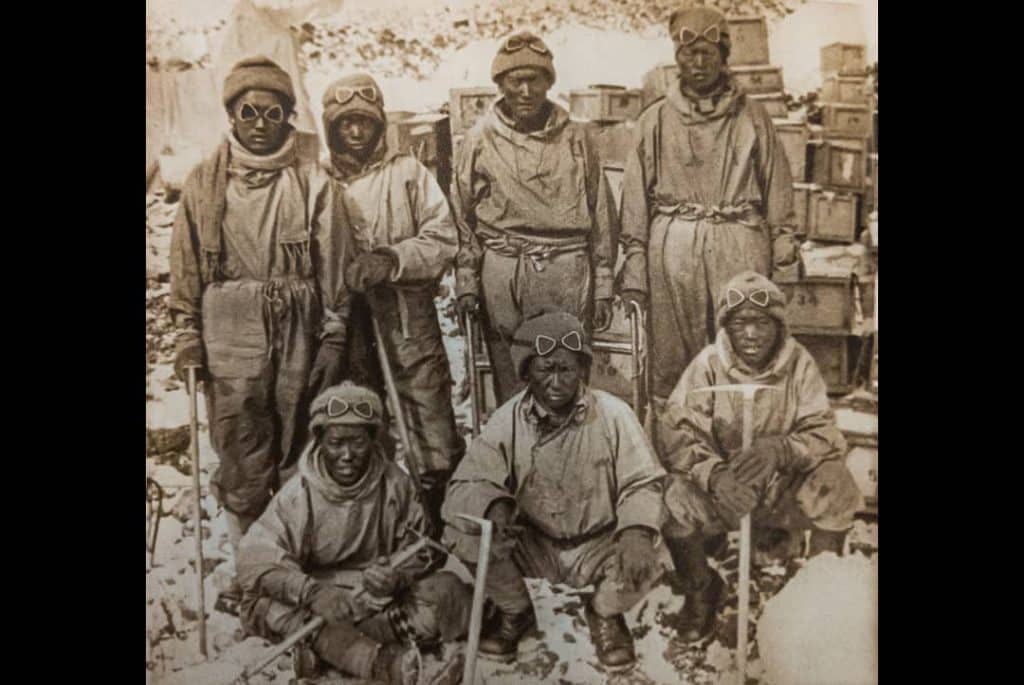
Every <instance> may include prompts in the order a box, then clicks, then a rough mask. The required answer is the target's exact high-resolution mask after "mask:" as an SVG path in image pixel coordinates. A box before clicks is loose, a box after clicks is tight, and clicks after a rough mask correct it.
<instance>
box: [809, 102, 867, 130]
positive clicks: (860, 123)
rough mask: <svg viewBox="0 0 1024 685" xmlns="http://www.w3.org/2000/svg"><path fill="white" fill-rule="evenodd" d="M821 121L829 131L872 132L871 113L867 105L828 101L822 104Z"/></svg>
mask: <svg viewBox="0 0 1024 685" xmlns="http://www.w3.org/2000/svg"><path fill="white" fill-rule="evenodd" d="M821 123H822V125H823V126H824V127H825V130H826V131H828V132H829V133H848V134H853V135H860V136H867V135H870V134H871V113H870V112H869V111H868V106H867V105H851V104H847V103H843V102H826V103H825V104H823V105H822V106H821Z"/></svg>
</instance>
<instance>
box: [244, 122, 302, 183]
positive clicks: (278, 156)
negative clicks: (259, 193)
mask: <svg viewBox="0 0 1024 685" xmlns="http://www.w3.org/2000/svg"><path fill="white" fill-rule="evenodd" d="M228 148H229V158H228V175H229V176H231V177H232V178H237V179H238V180H240V181H242V183H244V184H245V186H246V187H247V188H262V187H263V186H265V185H268V184H269V183H270V182H271V181H273V180H274V179H276V178H277V177H278V176H280V175H281V170H282V169H284V168H285V167H289V166H291V165H292V164H294V163H295V131H289V132H288V137H287V138H286V139H285V141H284V144H283V145H281V147H280V149H278V150H277V151H276V152H271V153H270V154H269V155H257V154H253V153H252V152H249V151H248V150H246V149H245V147H244V146H243V145H242V144H241V143H240V142H238V138H236V137H235V134H234V133H229V134H228Z"/></svg>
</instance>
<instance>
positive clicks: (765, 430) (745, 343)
mask: <svg viewBox="0 0 1024 685" xmlns="http://www.w3.org/2000/svg"><path fill="white" fill-rule="evenodd" d="M785 309H786V300H785V296H784V295H783V294H782V291H781V290H779V288H778V287H777V286H775V284H773V283H772V282H771V281H769V280H768V279H767V278H765V277H764V276H762V275H760V274H757V273H755V272H753V271H744V272H741V273H740V274H738V275H737V276H735V277H733V278H732V279H731V280H730V281H729V282H728V283H727V284H726V286H725V288H723V290H722V292H721V294H720V296H719V298H718V316H717V318H718V326H719V330H718V336H717V338H716V340H715V343H714V344H713V345H708V346H707V347H705V348H704V350H703V351H702V352H701V353H700V354H699V355H697V357H696V358H695V359H694V360H693V362H692V363H691V364H690V365H689V366H688V367H687V369H686V371H685V372H684V373H683V375H682V377H681V378H680V379H679V382H678V384H677V385H676V387H675V390H673V391H672V395H671V396H670V398H669V401H668V405H667V407H666V412H665V414H664V416H663V417H662V421H661V424H660V425H659V438H661V440H662V443H661V453H662V455H663V458H664V459H665V466H666V468H667V469H668V470H669V472H670V474H671V475H670V476H669V479H668V481H667V485H666V489H665V504H666V507H667V509H668V511H669V514H670V517H669V521H668V522H667V523H666V526H665V530H664V534H665V543H666V546H667V547H668V549H669V552H670V554H671V555H672V559H673V561H674V562H675V565H676V569H677V570H678V572H679V574H680V580H681V581H682V582H683V583H684V584H685V586H686V588H687V589H686V602H685V604H684V605H683V612H684V613H683V625H682V626H681V629H680V636H681V637H682V638H683V639H684V640H686V641H691V642H692V641H697V640H700V639H702V638H703V637H705V636H707V635H708V634H709V633H710V632H711V629H712V628H713V625H714V618H715V613H716V610H717V608H718V605H719V604H720V602H721V599H722V595H723V591H724V589H725V584H724V581H723V580H722V578H721V577H720V576H719V575H718V574H717V573H715V572H714V571H713V570H712V569H711V567H710V566H709V565H708V562H707V557H706V555H705V549H704V541H705V538H706V537H708V536H716V535H722V534H723V533H724V532H725V531H729V530H737V529H738V528H739V522H740V519H741V518H742V517H743V516H745V515H746V514H751V523H752V528H753V534H754V542H755V545H756V546H762V547H763V546H764V544H763V543H764V542H765V541H766V540H768V539H770V538H772V537H780V536H781V537H783V538H784V537H791V536H792V533H793V532H797V531H801V532H802V531H803V530H808V529H809V530H810V531H811V549H810V552H811V553H812V554H813V553H816V552H818V551H822V550H827V549H831V550H833V551H839V549H840V547H841V544H842V540H843V536H844V535H845V534H846V531H848V530H849V529H850V528H851V527H852V526H853V515H854V514H855V513H856V512H857V510H858V509H860V507H861V506H862V499H861V494H860V491H859V490H858V489H857V484H856V482H855V481H854V480H853V475H852V474H851V473H850V472H849V470H848V469H847V468H846V465H845V463H844V462H843V458H844V457H845V455H846V441H845V440H844V438H843V434H842V433H841V432H840V431H839V428H838V427H837V426H836V421H835V415H834V414H833V413H832V409H831V407H830V405H829V401H828V397H827V395H826V393H825V381H824V380H823V379H822V377H821V372H820V371H819V370H818V366H817V364H816V363H815V361H814V358H813V357H811V355H810V353H808V352H807V350H806V349H805V348H804V347H803V345H801V344H800V343H799V342H797V341H796V340H794V339H793V337H792V336H791V335H790V334H789V332H788V331H787V329H786V318H785ZM747 383H754V384H758V385H766V386H770V388H769V389H765V390H761V391H758V393H757V394H756V395H755V399H754V417H753V420H754V424H753V426H754V433H753V434H754V441H753V445H752V446H751V447H750V448H749V449H746V450H744V449H742V435H743V409H742V403H743V400H742V398H741V396H740V395H739V394H738V393H735V392H693V391H694V390H696V389H699V388H705V387H708V386H715V385H727V384H747Z"/></svg>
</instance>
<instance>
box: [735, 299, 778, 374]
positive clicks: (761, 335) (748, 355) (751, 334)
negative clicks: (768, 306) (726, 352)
mask: <svg viewBox="0 0 1024 685" xmlns="http://www.w3.org/2000/svg"><path fill="white" fill-rule="evenodd" d="M725 329H726V331H727V332H728V334H729V342H731V343H732V348H733V350H735V351H736V354H738V355H739V357H740V359H742V360H743V362H744V363H745V364H746V365H747V366H749V367H750V368H752V369H757V370H760V369H763V368H764V367H765V365H766V364H767V363H768V360H769V359H770V358H771V355H772V353H773V352H774V351H775V346H776V343H777V342H778V338H779V322H778V321H776V320H775V319H773V318H772V317H770V316H768V315H767V314H765V313H764V312H763V311H758V310H756V309H754V308H753V307H749V306H744V307H741V308H740V309H739V310H738V311H736V312H735V313H734V314H733V315H732V316H730V317H729V319H728V320H727V321H726V323H725Z"/></svg>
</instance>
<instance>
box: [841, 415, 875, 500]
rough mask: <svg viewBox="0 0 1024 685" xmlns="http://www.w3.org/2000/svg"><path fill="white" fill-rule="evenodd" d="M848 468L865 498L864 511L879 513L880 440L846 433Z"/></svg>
mask: <svg viewBox="0 0 1024 685" xmlns="http://www.w3.org/2000/svg"><path fill="white" fill-rule="evenodd" d="M844 435H845V437H846V444H847V445H848V446H849V448H850V451H849V452H847V453H846V467H847V468H848V469H849V470H850V473H851V474H852V475H853V480H854V481H855V482H856V483H857V487H858V488H859V489H860V492H861V494H862V495H863V496H864V511H865V512H867V513H875V512H877V511H878V438H877V437H872V436H862V435H857V434H850V433H845V434H844Z"/></svg>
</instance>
